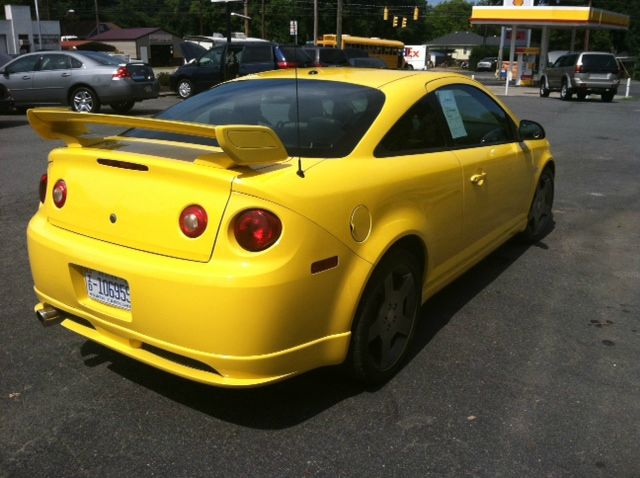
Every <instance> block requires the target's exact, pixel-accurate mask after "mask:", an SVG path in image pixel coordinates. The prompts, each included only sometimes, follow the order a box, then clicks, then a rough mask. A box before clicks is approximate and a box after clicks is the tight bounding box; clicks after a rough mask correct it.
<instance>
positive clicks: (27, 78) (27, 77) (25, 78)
mask: <svg viewBox="0 0 640 478" xmlns="http://www.w3.org/2000/svg"><path fill="white" fill-rule="evenodd" d="M22 79H23V80H30V79H31V77H30V76H29V75H24V76H23V77H22Z"/></svg>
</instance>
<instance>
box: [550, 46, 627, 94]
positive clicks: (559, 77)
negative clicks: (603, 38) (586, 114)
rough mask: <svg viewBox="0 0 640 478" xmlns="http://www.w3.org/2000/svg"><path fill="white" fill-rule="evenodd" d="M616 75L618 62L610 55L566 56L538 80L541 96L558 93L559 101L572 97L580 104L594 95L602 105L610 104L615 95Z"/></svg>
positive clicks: (590, 52)
mask: <svg viewBox="0 0 640 478" xmlns="http://www.w3.org/2000/svg"><path fill="white" fill-rule="evenodd" d="M618 75H619V70H618V62H617V61H616V57H615V56H613V55H612V54H611V53H603V52H595V51H585V52H581V53H580V52H577V53H576V52H569V53H567V54H565V55H562V56H561V57H560V58H558V59H557V60H556V62H555V63H554V64H553V65H551V66H548V67H547V68H546V70H544V72H543V73H542V75H541V76H540V96H542V97H547V96H549V93H550V92H552V91H559V92H560V98H561V99H563V100H565V101H569V100H570V99H571V97H572V96H573V94H574V93H575V94H576V96H577V97H578V99H579V100H583V99H585V98H586V97H587V95H589V94H596V95H600V96H601V98H602V101H606V102H610V101H611V100H613V97H614V96H615V95H616V93H617V92H618V85H619V84H620V78H619V77H618Z"/></svg>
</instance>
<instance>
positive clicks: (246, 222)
mask: <svg viewBox="0 0 640 478" xmlns="http://www.w3.org/2000/svg"><path fill="white" fill-rule="evenodd" d="M233 233H234V235H235V237H236V241H238V244H240V247H242V248H243V249H246V250H247V251H251V252H258V251H264V250H265V249H268V248H269V247H271V246H272V245H273V244H274V243H275V242H276V241H277V240H278V239H279V238H280V234H281V233H282V223H281V222H280V219H278V216H276V215H275V214H273V213H272V212H269V211H265V210H264V209H249V210H247V211H244V212H242V213H241V214H239V215H238V216H237V217H236V219H235V223H234V225H233Z"/></svg>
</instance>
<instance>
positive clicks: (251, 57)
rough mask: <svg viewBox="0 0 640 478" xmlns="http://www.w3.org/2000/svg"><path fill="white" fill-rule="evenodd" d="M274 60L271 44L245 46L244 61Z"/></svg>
mask: <svg viewBox="0 0 640 478" xmlns="http://www.w3.org/2000/svg"><path fill="white" fill-rule="evenodd" d="M272 61H273V49H272V47H271V44H269V43H267V44H266V45H259V46H258V45H251V46H245V47H244V51H243V52H242V62H243V63H268V62H272Z"/></svg>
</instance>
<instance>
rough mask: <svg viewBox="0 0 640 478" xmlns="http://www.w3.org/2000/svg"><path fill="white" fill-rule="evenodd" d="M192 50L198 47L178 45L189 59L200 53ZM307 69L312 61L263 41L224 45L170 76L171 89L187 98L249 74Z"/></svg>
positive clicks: (293, 51) (303, 54)
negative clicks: (288, 69)
mask: <svg viewBox="0 0 640 478" xmlns="http://www.w3.org/2000/svg"><path fill="white" fill-rule="evenodd" d="M185 43H187V42H185ZM195 47H199V46H198V45H195V44H193V43H192V44H190V45H185V44H184V43H183V44H181V48H182V50H183V52H186V51H188V52H189V55H190V56H191V58H193V57H194V56H195V55H197V54H198V52H199V51H200V52H201V51H202V50H201V49H202V47H199V48H195ZM306 66H311V59H310V58H309V57H308V56H307V55H306V54H305V53H304V52H302V51H299V49H297V48H293V47H285V46H280V45H277V44H275V43H271V42H264V41H261V42H236V43H231V45H227V44H226V43H225V44H223V45H218V46H216V47H213V48H212V49H210V50H206V51H205V52H204V53H202V54H201V55H200V56H198V57H197V59H194V60H193V61H189V62H188V63H186V64H185V65H182V66H180V67H179V68H178V69H177V70H176V71H174V72H173V73H172V74H171V76H170V86H171V89H172V90H173V91H175V92H176V93H177V94H178V96H179V97H180V98H189V97H190V96H192V95H194V94H196V93H199V92H201V91H204V90H206V89H208V88H211V87H212V86H213V85H216V84H218V83H220V82H221V81H225V80H229V79H233V78H237V77H240V76H244V75H248V74H250V73H259V72H262V71H269V70H276V69H279V68H294V67H306Z"/></svg>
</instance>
